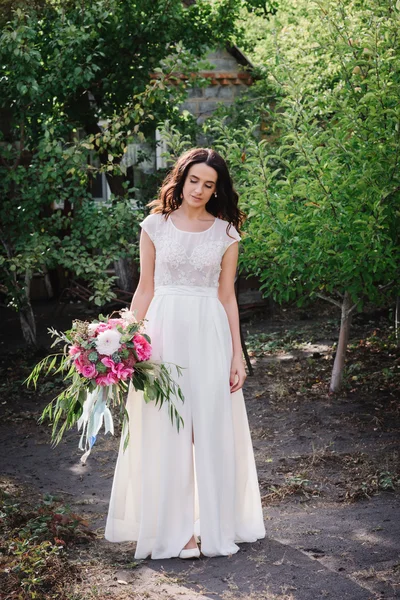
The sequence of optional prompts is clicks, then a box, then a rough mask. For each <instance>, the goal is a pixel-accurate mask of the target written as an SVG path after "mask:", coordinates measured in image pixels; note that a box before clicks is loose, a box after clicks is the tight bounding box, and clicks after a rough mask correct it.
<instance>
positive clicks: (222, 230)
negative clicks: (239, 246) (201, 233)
mask: <svg viewBox="0 0 400 600" xmlns="http://www.w3.org/2000/svg"><path fill="white" fill-rule="evenodd" d="M216 219H217V223H216V225H217V230H218V232H219V234H220V235H221V236H223V238H224V239H226V240H227V241H231V242H234V241H235V242H239V241H240V240H241V236H240V234H239V232H238V230H237V229H236V227H235V226H234V225H232V223H229V221H225V219H220V218H219V217H216Z"/></svg>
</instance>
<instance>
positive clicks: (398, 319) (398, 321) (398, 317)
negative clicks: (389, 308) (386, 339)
mask: <svg viewBox="0 0 400 600" xmlns="http://www.w3.org/2000/svg"><path fill="white" fill-rule="evenodd" d="M394 332H395V336H396V344H397V347H399V346H400V296H397V298H396V311H395V314H394Z"/></svg>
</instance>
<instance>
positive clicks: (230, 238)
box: [140, 213, 241, 288]
mask: <svg viewBox="0 0 400 600" xmlns="http://www.w3.org/2000/svg"><path fill="white" fill-rule="evenodd" d="M227 225H228V223H227V222H226V221H224V220H223V219H218V218H216V219H215V221H214V223H213V224H212V225H211V227H209V228H208V229H206V230H205V231H201V232H192V231H182V230H181V229H178V228H177V227H176V226H175V225H174V223H173V222H172V220H171V217H169V218H168V219H165V217H164V215H162V214H160V213H154V214H151V215H148V216H147V217H146V218H145V219H144V220H143V221H142V222H141V223H140V226H141V227H142V228H143V229H144V230H145V231H146V233H147V234H148V235H149V237H150V239H151V240H152V242H153V244H154V246H155V248H156V262H155V273H154V287H155V288H157V287H158V286H161V285H190V286H203V287H218V280H219V275H220V272H221V261H222V257H223V255H224V253H225V251H226V249H227V248H228V246H230V245H231V244H233V243H234V242H239V241H240V239H241V238H240V235H239V233H238V232H237V231H236V229H235V228H234V227H233V226H231V228H230V229H229V235H228V234H227V233H226V228H227Z"/></svg>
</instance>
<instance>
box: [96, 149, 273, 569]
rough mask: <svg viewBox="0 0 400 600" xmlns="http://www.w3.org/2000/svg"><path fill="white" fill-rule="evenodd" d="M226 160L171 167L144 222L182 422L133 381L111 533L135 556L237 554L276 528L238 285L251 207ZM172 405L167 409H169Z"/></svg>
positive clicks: (144, 300) (143, 289) (140, 294)
mask: <svg viewBox="0 0 400 600" xmlns="http://www.w3.org/2000/svg"><path fill="white" fill-rule="evenodd" d="M237 204H238V196H237V194H236V192H235V191H234V189H233V186H232V181H231V178H230V175H229V172H228V169H227V166H226V163H225V161H224V160H223V159H222V157H221V156H220V155H219V154H218V153H217V152H215V151H213V150H209V149H203V148H195V149H193V150H190V151H188V152H186V153H185V154H184V155H182V156H181V157H180V158H179V159H178V161H177V163H176V165H175V167H174V168H173V169H172V171H171V172H170V174H169V175H168V176H167V178H166V179H165V181H164V183H163V185H162V187H161V190H160V195H159V198H158V199H157V200H154V201H153V202H151V203H150V205H151V206H152V207H153V210H152V214H150V215H149V216H148V217H146V218H145V219H144V221H142V223H141V227H142V234H141V238H140V281H139V285H138V287H137V290H136V292H135V294H134V297H133V299H132V305H131V310H132V311H133V312H134V313H135V315H136V318H137V319H138V320H139V319H142V318H146V320H147V321H146V332H147V333H148V334H149V336H150V337H151V342H152V346H153V358H155V359H160V360H162V361H166V362H171V363H175V364H177V365H179V366H181V367H182V368H183V375H182V376H181V377H179V378H178V379H177V382H178V384H179V385H180V387H181V389H182V392H183V394H184V396H185V401H184V403H182V402H181V401H180V400H179V399H177V400H176V406H177V408H178V411H179V413H180V415H181V416H182V418H183V420H184V427H183V428H181V430H180V431H179V432H178V431H177V428H176V426H175V425H172V424H171V421H170V418H169V415H168V412H167V407H166V405H164V406H163V407H162V408H161V410H159V409H158V407H156V406H154V404H153V403H149V404H146V403H145V402H144V400H143V396H142V392H140V391H135V390H134V389H133V388H132V387H131V388H130V391H129V394H128V399H127V411H128V414H129V431H130V440H129V444H128V447H127V448H126V450H125V451H124V450H123V437H124V436H122V438H121V445H120V450H119V454H118V460H117V465H116V469H115V474H114V481H113V487H112V492H111V499H110V506H109V512H108V517H107V524H106V530H105V537H106V539H107V540H109V541H111V542H122V541H136V542H137V544H136V552H135V558H137V559H143V558H147V557H149V556H151V558H153V559H161V558H171V557H177V556H179V557H180V558H194V557H198V556H199V555H200V552H199V549H198V545H197V540H198V539H199V538H200V540H201V552H202V554H204V555H205V556H221V555H222V556H227V555H230V554H234V553H235V552H237V551H238V550H239V547H238V546H237V542H254V541H256V540H257V539H260V538H263V537H264V536H265V528H264V522H263V515H262V508H261V501H260V493H259V487H258V480H257V472H256V467H255V462H254V455H253V448H252V443H251V438H250V431H249V426H248V420H247V414H246V409H245V405H244V399H243V393H242V389H241V388H242V386H243V383H244V381H245V378H246V372H245V368H244V363H243V357H242V350H241V342H240V331H239V314H238V306H237V302H236V297H235V292H234V280H235V274H236V267H237V259H238V243H237V242H239V240H240V235H239V233H238V229H239V227H240V225H241V223H242V222H243V219H244V215H243V213H242V212H241V211H240V210H239V209H238V206H237ZM164 409H165V410H164Z"/></svg>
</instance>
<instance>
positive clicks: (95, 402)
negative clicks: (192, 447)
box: [26, 309, 184, 463]
mask: <svg viewBox="0 0 400 600" xmlns="http://www.w3.org/2000/svg"><path fill="white" fill-rule="evenodd" d="M143 324H144V321H143V320H142V321H136V319H135V317H134V315H133V313H132V312H131V311H129V310H128V309H122V310H121V311H120V316H119V317H118V318H109V317H104V316H103V315H100V316H99V318H98V320H95V321H93V322H92V323H89V322H87V321H79V320H75V321H73V324H72V328H71V329H70V330H69V331H66V332H65V333H64V332H61V333H60V332H58V331H56V330H55V329H49V330H48V331H49V332H50V334H51V335H52V336H53V337H55V341H54V342H53V344H52V347H54V346H55V345H58V344H63V345H64V346H63V351H62V352H60V353H58V354H51V355H49V356H46V358H44V359H43V360H41V361H40V362H39V363H38V364H37V365H36V366H35V367H34V369H33V371H32V373H31V374H30V375H29V377H28V378H27V380H26V382H27V383H28V385H29V384H30V383H31V382H33V383H34V385H35V387H36V384H37V380H38V378H39V375H40V374H41V373H42V372H44V373H45V374H46V375H48V374H49V373H51V372H52V373H53V374H57V373H60V372H63V373H65V376H64V380H65V381H68V382H69V386H68V387H67V388H66V389H65V390H63V391H62V392H61V393H60V394H59V395H58V396H57V397H56V398H54V400H52V401H51V402H50V404H48V405H47V406H46V407H45V409H44V411H43V413H42V415H41V417H40V421H41V422H43V420H44V419H46V418H49V419H50V420H51V421H53V428H52V441H53V443H54V444H58V443H59V442H60V441H61V439H62V436H63V434H64V432H65V431H66V430H67V429H70V428H71V427H73V426H74V425H75V424H77V426H78V430H81V429H82V434H81V438H80V443H79V448H80V449H81V450H84V451H85V454H84V455H83V456H82V457H81V461H82V462H83V463H84V462H86V459H87V457H88V456H89V454H90V451H91V449H92V447H93V444H94V443H95V441H96V436H97V434H98V432H99V431H100V429H101V426H102V424H103V423H104V429H105V433H108V432H110V433H111V434H114V422H113V414H112V411H111V410H110V407H111V408H113V409H116V413H117V415H118V417H119V421H120V423H121V425H122V427H123V431H125V427H124V426H125V424H127V421H128V414H127V412H126V409H125V405H124V402H123V397H124V394H125V392H126V391H127V389H128V384H129V382H131V384H132V385H133V387H134V388H135V389H136V390H142V391H143V397H144V400H145V401H146V402H150V401H154V402H155V404H156V405H159V407H160V408H161V406H162V405H163V404H164V402H166V403H167V404H168V412H169V416H170V419H171V422H172V424H173V423H174V422H175V424H176V426H177V429H178V431H179V429H180V426H181V425H183V420H182V417H181V416H180V415H179V413H178V411H177V409H176V406H175V404H174V402H173V398H172V396H176V397H178V398H180V400H182V401H183V400H184V397H183V394H182V391H181V389H180V387H179V386H178V385H177V383H176V382H175V381H174V379H173V378H172V377H171V374H170V370H169V368H168V367H167V366H166V364H165V363H161V362H159V361H151V360H150V357H151V354H152V347H151V340H150V338H149V336H148V335H146V334H145V333H143V332H142V330H143ZM58 360H59V364H58ZM174 366H175V368H176V371H177V374H178V375H181V368H180V367H179V366H178V365H174ZM128 441H129V429H128V431H127V434H126V436H125V439H124V448H126V446H127V444H128Z"/></svg>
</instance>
